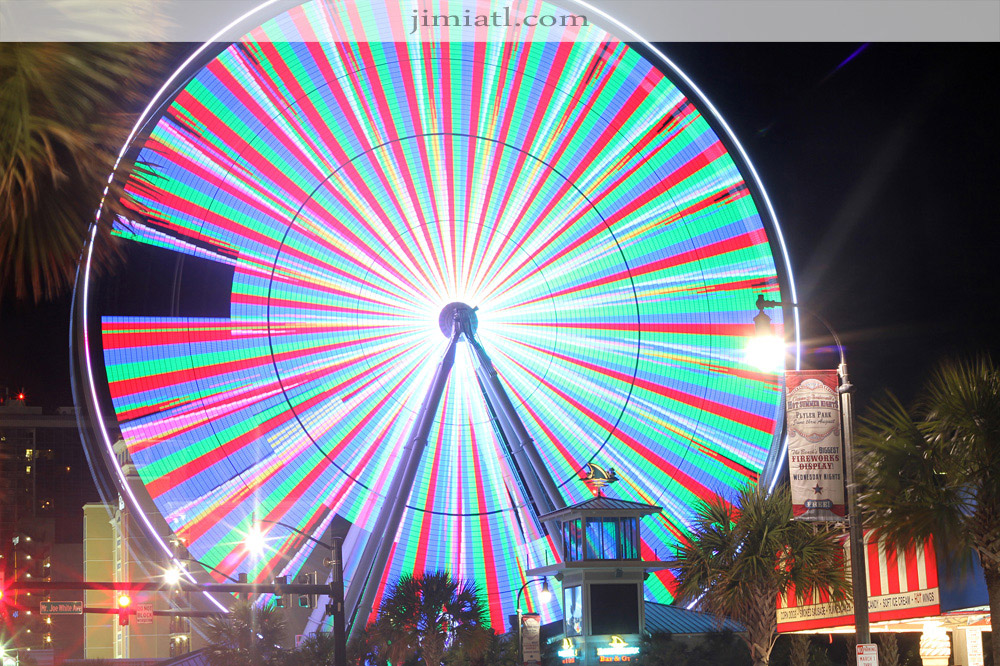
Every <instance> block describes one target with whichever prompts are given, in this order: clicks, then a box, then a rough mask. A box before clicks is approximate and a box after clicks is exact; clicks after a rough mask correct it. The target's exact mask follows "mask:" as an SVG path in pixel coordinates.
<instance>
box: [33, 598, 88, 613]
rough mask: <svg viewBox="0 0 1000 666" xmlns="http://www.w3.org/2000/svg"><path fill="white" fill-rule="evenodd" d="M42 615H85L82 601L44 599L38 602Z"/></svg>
mask: <svg viewBox="0 0 1000 666" xmlns="http://www.w3.org/2000/svg"><path fill="white" fill-rule="evenodd" d="M38 612H39V613H41V614H42V615H83V602H82V601H42V602H40V603H39V604H38Z"/></svg>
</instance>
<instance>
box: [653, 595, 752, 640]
mask: <svg viewBox="0 0 1000 666" xmlns="http://www.w3.org/2000/svg"><path fill="white" fill-rule="evenodd" d="M726 629H728V630H729V631H733V632H740V631H743V625H741V624H740V623H739V622H734V621H732V620H729V619H724V618H718V617H716V616H714V615H710V614H708V613H702V612H701V611H695V610H688V609H687V608H681V607H680V606H667V605H666V604H655V603H653V602H652V601H647V602H646V631H647V632H649V633H651V634H709V633H712V632H715V631H724V630H726Z"/></svg>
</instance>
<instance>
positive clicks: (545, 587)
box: [517, 576, 552, 664]
mask: <svg viewBox="0 0 1000 666" xmlns="http://www.w3.org/2000/svg"><path fill="white" fill-rule="evenodd" d="M538 581H542V591H541V593H540V594H539V595H538V600H539V601H541V602H542V603H543V604H547V603H549V602H550V601H552V591H551V590H549V579H548V578H546V577H545V576H542V577H541V578H532V579H530V580H528V581H525V583H524V585H522V586H521V589H520V590H518V591H517V656H518V660H517V663H519V664H522V663H524V645H523V643H522V642H521V595H522V594H523V593H524V590H525V588H527V587H528V586H529V585H531V584H532V583H537V582H538Z"/></svg>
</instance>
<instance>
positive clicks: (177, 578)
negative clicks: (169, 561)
mask: <svg viewBox="0 0 1000 666" xmlns="http://www.w3.org/2000/svg"><path fill="white" fill-rule="evenodd" d="M183 575H184V572H183V571H182V570H181V568H180V567H179V566H172V567H170V568H169V569H167V570H166V571H164V572H163V582H165V583H166V584H167V585H170V586H171V587H173V586H175V585H177V584H178V583H180V582H181V576H183Z"/></svg>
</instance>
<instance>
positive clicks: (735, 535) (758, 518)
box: [674, 486, 848, 666]
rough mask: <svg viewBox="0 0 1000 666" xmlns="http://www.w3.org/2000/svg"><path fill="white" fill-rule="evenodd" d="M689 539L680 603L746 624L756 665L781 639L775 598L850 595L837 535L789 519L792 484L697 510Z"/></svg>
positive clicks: (681, 565)
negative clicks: (790, 594)
mask: <svg viewBox="0 0 1000 666" xmlns="http://www.w3.org/2000/svg"><path fill="white" fill-rule="evenodd" d="M695 516H696V517H695V521H694V527H693V529H692V530H691V535H690V540H689V541H688V542H687V543H686V544H684V545H683V546H681V547H680V548H679V550H678V552H677V559H676V560H675V561H674V568H675V570H676V573H677V592H676V594H677V601H678V602H679V603H680V602H684V601H689V600H698V604H699V605H700V606H701V608H702V609H703V610H705V611H708V612H709V613H713V614H715V615H719V616H726V617H729V618H732V619H733V620H736V621H737V622H739V623H741V624H742V625H743V626H744V628H745V631H744V633H743V634H741V637H742V639H743V640H744V641H745V642H746V644H747V647H748V648H749V650H750V657H751V659H752V661H753V664H754V666H766V665H767V663H768V660H769V659H770V656H771V649H772V648H773V647H774V641H775V640H776V639H777V633H776V630H777V621H778V620H777V612H776V608H775V607H776V600H777V598H778V596H779V595H782V594H786V593H787V592H788V591H789V590H790V589H791V588H793V587H794V589H795V591H796V593H797V594H798V595H799V596H800V597H802V598H805V597H807V596H811V594H812V593H813V592H814V591H816V590H825V591H827V592H829V593H830V595H831V596H832V598H833V599H835V600H842V599H844V598H846V596H847V592H848V589H847V587H848V586H847V584H846V582H845V574H844V566H843V548H842V546H841V545H840V541H839V539H838V534H837V532H834V531H830V530H828V529H825V528H818V529H817V528H814V527H813V526H812V525H809V524H806V523H803V522H798V521H794V520H792V502H791V497H790V495H789V491H788V489H787V488H780V489H778V490H776V491H775V492H774V493H773V494H771V495H768V494H767V492H766V491H765V490H764V489H763V488H761V487H759V486H756V487H754V486H748V487H746V488H744V489H743V490H742V491H740V493H739V495H738V497H737V498H736V502H735V503H730V502H728V501H726V500H725V499H723V498H716V499H713V500H710V501H707V502H702V503H700V504H699V505H698V506H697V507H696V509H695Z"/></svg>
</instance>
